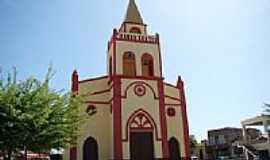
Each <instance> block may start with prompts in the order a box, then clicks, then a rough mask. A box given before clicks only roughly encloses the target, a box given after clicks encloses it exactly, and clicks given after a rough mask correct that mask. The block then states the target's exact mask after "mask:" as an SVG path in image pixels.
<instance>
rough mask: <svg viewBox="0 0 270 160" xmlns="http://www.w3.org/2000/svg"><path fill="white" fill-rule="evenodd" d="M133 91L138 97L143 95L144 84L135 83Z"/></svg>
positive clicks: (144, 90)
mask: <svg viewBox="0 0 270 160" xmlns="http://www.w3.org/2000/svg"><path fill="white" fill-rule="evenodd" d="M133 92H134V93H135V94H136V95H137V96H139V97H142V96H144V95H145V93H146V88H145V86H144V85H141V84H137V85H136V86H135V87H134V88H133Z"/></svg>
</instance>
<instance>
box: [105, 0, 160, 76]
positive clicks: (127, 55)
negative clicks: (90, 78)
mask: <svg viewBox="0 0 270 160" xmlns="http://www.w3.org/2000/svg"><path fill="white" fill-rule="evenodd" d="M107 64H108V73H109V75H117V76H124V77H162V66H161V54H160V45H159V35H158V34H155V35H148V33H147V25H146V24H145V23H144V21H143V19H142V16H141V14H140V12H139V10H138V7H137V5H136V3H135V1H134V0H130V1H129V4H128V9H127V12H126V16H125V19H124V21H123V23H122V25H121V27H120V28H119V29H114V30H113V35H112V38H111V40H110V41H109V43H108V63H107Z"/></svg>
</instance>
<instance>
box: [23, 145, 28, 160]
mask: <svg viewBox="0 0 270 160" xmlns="http://www.w3.org/2000/svg"><path fill="white" fill-rule="evenodd" d="M23 159H24V160H27V148H26V146H24V155H23Z"/></svg>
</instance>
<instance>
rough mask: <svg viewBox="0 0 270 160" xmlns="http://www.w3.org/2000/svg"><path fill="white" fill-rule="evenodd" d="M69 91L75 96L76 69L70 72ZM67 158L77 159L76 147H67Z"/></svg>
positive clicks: (76, 89) (76, 86) (76, 84)
mask: <svg viewBox="0 0 270 160" xmlns="http://www.w3.org/2000/svg"><path fill="white" fill-rule="evenodd" d="M71 91H72V95H73V96H76V95H77V94H78V91H79V75H78V72H77V71H76V70H74V71H73V73H72V82H71ZM69 159H70V160H77V147H76V146H75V147H71V148H70V149H69Z"/></svg>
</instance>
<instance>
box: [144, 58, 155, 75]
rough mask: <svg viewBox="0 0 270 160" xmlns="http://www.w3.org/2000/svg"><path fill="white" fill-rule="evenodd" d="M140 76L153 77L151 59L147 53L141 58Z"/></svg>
mask: <svg viewBox="0 0 270 160" xmlns="http://www.w3.org/2000/svg"><path fill="white" fill-rule="evenodd" d="M142 75H143V76H154V64H153V58H152V56H151V55H150V54H147V53H145V54H144V55H143V56H142Z"/></svg>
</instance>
